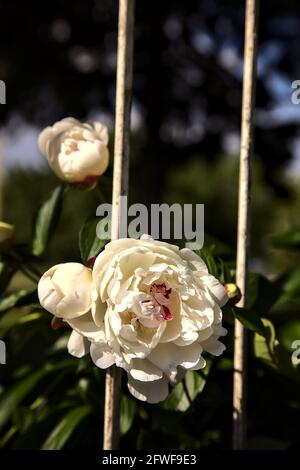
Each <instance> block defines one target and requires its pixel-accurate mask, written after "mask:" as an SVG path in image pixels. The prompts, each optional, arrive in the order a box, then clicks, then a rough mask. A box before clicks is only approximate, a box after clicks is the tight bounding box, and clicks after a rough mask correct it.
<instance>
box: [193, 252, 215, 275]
mask: <svg viewBox="0 0 300 470" xmlns="http://www.w3.org/2000/svg"><path fill="white" fill-rule="evenodd" d="M198 254H199V255H200V256H201V258H202V259H203V261H204V262H205V264H206V266H207V268H208V271H209V273H210V274H212V275H213V276H215V277H216V278H217V279H218V267H217V264H216V262H215V259H214V257H213V255H212V254H211V252H210V251H209V250H208V249H207V248H202V249H201V250H199V252H198Z"/></svg>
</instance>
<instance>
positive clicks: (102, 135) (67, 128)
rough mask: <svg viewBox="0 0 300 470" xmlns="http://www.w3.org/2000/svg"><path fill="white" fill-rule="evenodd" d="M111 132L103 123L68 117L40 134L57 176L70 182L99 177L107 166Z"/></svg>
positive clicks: (92, 179) (40, 140) (41, 144)
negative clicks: (82, 121) (83, 121)
mask: <svg viewBox="0 0 300 470" xmlns="http://www.w3.org/2000/svg"><path fill="white" fill-rule="evenodd" d="M107 144H108V131H107V128H106V126H104V125H103V124H101V123H100V122H93V123H81V122H80V121H78V120H77V119H73V118H66V119H62V120H61V121H59V122H56V123H55V124H54V125H53V126H51V127H46V128H45V129H44V130H43V131H42V132H41V133H40V135H39V138H38V145H39V148H40V151H41V153H42V154H43V155H44V156H45V157H46V158H47V160H48V163H49V165H50V167H51V168H52V170H53V171H54V173H55V174H56V175H57V176H58V178H60V179H62V180H64V181H68V182H69V183H82V182H87V184H89V183H90V182H92V181H94V180H96V179H97V178H98V177H99V176H100V175H102V173H104V172H105V170H106V168H107V166H108V159H109V154H108V148H107Z"/></svg>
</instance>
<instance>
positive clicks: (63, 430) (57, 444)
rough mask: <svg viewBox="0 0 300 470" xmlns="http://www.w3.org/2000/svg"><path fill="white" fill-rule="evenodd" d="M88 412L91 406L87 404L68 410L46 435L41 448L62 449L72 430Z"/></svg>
mask: <svg viewBox="0 0 300 470" xmlns="http://www.w3.org/2000/svg"><path fill="white" fill-rule="evenodd" d="M89 413H91V408H90V407H89V406H87V405H86V406H80V407H79V408H75V409H72V410H70V411H68V412H67V413H66V414H65V415H64V417H63V418H62V420H61V421H60V422H59V423H58V424H57V426H56V427H55V428H54V429H53V431H52V432H51V434H50V435H49V436H48V437H47V439H46V441H45V442H44V444H43V445H42V450H59V449H62V448H63V447H64V445H65V443H66V442H67V440H68V439H69V438H70V436H71V435H72V433H73V431H74V430H75V429H76V428H77V426H78V425H79V424H80V423H81V422H82V421H83V419H84V418H86V416H88V414H89Z"/></svg>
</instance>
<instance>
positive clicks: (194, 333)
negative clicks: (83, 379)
mask: <svg viewBox="0 0 300 470" xmlns="http://www.w3.org/2000/svg"><path fill="white" fill-rule="evenodd" d="M69 264H70V263H69ZM77 269H78V268H77ZM85 269H87V268H85ZM44 276H45V275H44ZM46 277H47V276H46ZM71 277H72V276H71ZM72 278H73V279H74V280H75V278H76V276H73V277H72ZM80 282H81V281H80ZM84 282H86V277H84ZM41 283H42V281H41ZM49 287H50V284H49ZM77 287H78V286H77ZM51 288H53V283H52V284H51ZM44 289H45V284H44ZM39 291H40V292H42V290H41V288H40V289H39ZM67 291H68V293H69V292H71V291H69V290H68V289H67ZM73 291H74V293H73V308H74V309H75V310H76V295H75V292H76V291H77V288H75V285H74V290H73ZM79 291H81V289H79ZM90 295H91V308H90V310H88V311H86V310H85V311H82V310H81V311H80V312H79V310H80V309H79V310H78V313H77V314H76V313H75V310H74V312H73V313H72V318H71V315H70V313H69V312H70V311H69V310H66V314H65V315H63V310H62V309H61V308H60V309H59V315H60V316H62V317H63V318H64V319H65V320H66V321H67V322H68V323H69V324H70V326H71V327H72V328H73V330H74V331H73V333H72V335H71V338H70V341H69V352H70V353H71V354H73V355H75V356H77V357H81V356H82V355H83V354H84V353H86V352H88V349H89V350H90V354H91V357H92V360H93V361H94V363H95V364H96V365H97V366H98V367H100V368H103V369H105V368H107V367H110V366H111V365H113V364H116V365H117V366H118V367H122V368H123V369H124V370H125V371H126V372H127V374H128V387H129V390H130V392H131V393H132V395H134V396H135V397H136V398H138V399H140V400H143V401H148V402H149V403H157V402H160V401H162V400H164V399H165V398H166V397H167V395H168V392H169V384H171V385H173V384H176V383H177V382H178V381H180V380H181V379H182V378H183V376H184V373H185V371H186V370H197V369H201V368H203V367H205V359H204V358H203V352H204V351H207V352H209V353H211V354H213V355H216V356H218V355H220V354H221V353H222V352H223V351H224V349H225V346H224V345H223V344H222V343H221V342H220V341H219V337H220V336H224V335H225V334H226V330H225V329H224V328H223V327H222V311H221V307H222V306H223V305H224V304H225V303H226V301H227V300H228V297H227V294H226V290H225V289H224V287H223V286H222V285H221V284H220V283H219V281H218V280H217V279H216V278H215V277H213V276H211V275H210V274H209V273H208V270H207V267H206V265H205V263H204V262H203V260H202V259H201V258H200V257H199V256H197V255H196V254H195V253H194V252H192V251H191V250H189V249H186V248H185V249H182V250H180V249H179V248H178V247H177V246H174V245H170V244H168V243H164V242H159V241H155V240H153V239H151V238H150V237H148V236H144V237H142V239H141V240H133V239H120V240H116V241H113V242H110V243H108V244H107V245H106V247H105V249H104V251H103V252H102V253H100V254H99V255H98V257H97V258H96V261H95V264H94V267H93V270H92V273H91V281H90ZM71 296H72V293H71ZM52 297H53V298H54V297H55V296H54V294H53V293H52ZM45 299H47V293H46V290H43V295H41V294H40V301H41V304H42V305H43V306H44V307H45V308H46V309H47V308H48V309H49V307H48V305H47V301H45ZM68 299H69V302H70V298H68ZM69 302H67V304H69ZM71 302H72V300H71ZM50 311H51V310H50ZM52 313H53V310H52Z"/></svg>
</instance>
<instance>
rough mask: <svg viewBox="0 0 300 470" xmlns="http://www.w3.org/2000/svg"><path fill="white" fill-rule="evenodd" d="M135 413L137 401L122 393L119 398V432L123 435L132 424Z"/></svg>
mask: <svg viewBox="0 0 300 470" xmlns="http://www.w3.org/2000/svg"><path fill="white" fill-rule="evenodd" d="M136 413H137V403H136V401H135V400H132V399H131V398H129V397H127V396H126V395H122V398H121V415H120V432H121V436H124V434H126V433H127V432H128V431H129V429H130V428H131V426H132V423H133V420H134V418H135V415H136Z"/></svg>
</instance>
